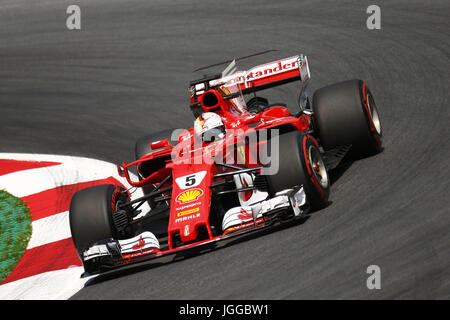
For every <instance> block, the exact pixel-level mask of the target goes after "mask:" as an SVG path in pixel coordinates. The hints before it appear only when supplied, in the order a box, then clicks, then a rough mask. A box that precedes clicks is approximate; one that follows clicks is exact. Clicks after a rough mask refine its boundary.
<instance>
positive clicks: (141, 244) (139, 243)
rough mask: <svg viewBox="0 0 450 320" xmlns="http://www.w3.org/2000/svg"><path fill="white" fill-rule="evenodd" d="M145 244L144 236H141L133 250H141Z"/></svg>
mask: <svg viewBox="0 0 450 320" xmlns="http://www.w3.org/2000/svg"><path fill="white" fill-rule="evenodd" d="M144 245H145V240H144V238H142V236H141V237H140V238H139V242H138V243H136V244H135V245H134V246H133V250H139V249H142V248H143V247H144Z"/></svg>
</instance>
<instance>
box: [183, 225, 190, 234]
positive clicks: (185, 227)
mask: <svg viewBox="0 0 450 320" xmlns="http://www.w3.org/2000/svg"><path fill="white" fill-rule="evenodd" d="M184 235H185V236H186V237H187V236H188V235H189V225H188V224H187V225H185V226H184Z"/></svg>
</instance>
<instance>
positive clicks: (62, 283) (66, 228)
mask: <svg viewBox="0 0 450 320" xmlns="http://www.w3.org/2000/svg"><path fill="white" fill-rule="evenodd" d="M0 159H13V160H30V161H50V162H61V163H62V164H61V165H55V166H50V167H44V168H36V169H28V170H22V171H17V172H13V173H9V174H6V175H3V176H0V189H6V190H7V191H8V192H10V193H11V194H13V195H15V196H16V197H25V196H29V195H32V194H35V193H39V192H42V191H45V190H48V189H53V188H55V187H58V186H63V185H67V184H76V183H81V182H88V181H92V180H100V179H106V178H108V177H114V178H115V179H117V180H118V181H120V182H121V183H122V184H123V185H124V186H125V187H127V188H129V187H130V185H129V184H128V182H127V181H126V180H125V179H124V178H122V177H120V176H119V174H118V173H117V169H116V166H115V165H114V164H111V163H108V162H105V161H101V160H96V159H89V158H83V157H72V156H59V155H40V154H18V153H0ZM130 175H131V178H132V179H133V180H137V177H136V176H135V175H133V174H132V173H130ZM142 195H143V194H142V190H141V189H140V188H139V189H137V190H136V191H135V192H134V193H132V195H131V197H132V199H136V198H137V197H140V196H142ZM141 209H142V211H143V214H144V213H146V212H148V210H150V207H149V206H148V204H147V203H145V204H144V205H143V206H142V207H141ZM68 217H69V215H68V212H67V211H66V212H61V213H57V214H54V215H52V216H49V217H46V218H42V219H39V220H36V221H34V222H33V223H32V227H33V232H32V236H31V239H30V241H29V243H28V247H27V249H31V248H35V247H37V246H41V245H44V244H48V243H52V242H55V241H59V240H63V239H67V238H70V237H71V233H70V225H69V218H68ZM83 271H84V270H83V267H69V268H67V269H63V270H57V271H51V272H46V273H42V274H38V275H35V276H31V277H28V278H24V279H20V280H17V281H14V282H10V283H6V284H4V285H1V286H0V299H1V300H5V299H13V300H17V299H39V300H47V299H68V298H70V297H71V296H72V295H73V294H74V293H76V292H77V291H79V290H80V289H81V288H83V286H84V284H85V283H86V281H87V280H89V278H83V279H81V278H80V275H81V274H82V273H83Z"/></svg>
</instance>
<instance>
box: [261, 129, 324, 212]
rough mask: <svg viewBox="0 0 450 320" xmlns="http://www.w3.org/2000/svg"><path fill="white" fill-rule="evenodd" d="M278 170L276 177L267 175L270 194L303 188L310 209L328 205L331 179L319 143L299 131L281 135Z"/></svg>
mask: <svg viewBox="0 0 450 320" xmlns="http://www.w3.org/2000/svg"><path fill="white" fill-rule="evenodd" d="M279 144H280V149H279V167H278V172H277V173H276V174H275V175H270V176H267V180H268V184H269V192H270V193H271V195H272V196H273V195H274V194H275V193H276V192H279V191H282V190H285V189H289V188H292V187H294V186H301V185H303V189H304V191H305V194H306V198H307V200H308V202H309V204H310V205H311V209H313V210H318V209H321V208H323V207H325V206H326V205H327V204H328V197H329V195H330V179H329V177H328V173H327V170H326V167H325V164H324V162H323V159H322V156H321V153H320V150H319V144H318V143H317V141H316V140H315V139H314V138H313V137H311V136H309V135H307V134H304V133H303V132H300V131H294V132H289V133H286V134H283V135H281V136H279Z"/></svg>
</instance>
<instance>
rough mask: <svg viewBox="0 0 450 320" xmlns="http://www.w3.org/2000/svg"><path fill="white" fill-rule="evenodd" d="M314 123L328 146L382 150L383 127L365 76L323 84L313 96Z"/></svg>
mask: <svg viewBox="0 0 450 320" xmlns="http://www.w3.org/2000/svg"><path fill="white" fill-rule="evenodd" d="M313 112H314V124H315V126H316V129H317V130H316V131H317V134H318V137H319V139H320V142H321V145H322V146H323V147H324V149H325V150H330V149H333V148H335V147H338V146H341V145H348V144H352V149H353V152H354V153H355V155H359V156H366V155H371V154H375V153H378V152H380V151H381V144H382V141H381V139H382V129H381V121H380V117H379V114H378V111H377V108H376V105H375V100H374V98H373V95H372V93H371V92H370V90H369V88H368V87H367V85H366V84H365V83H364V82H363V81H361V80H349V81H344V82H340V83H336V84H332V85H330V86H327V87H324V88H321V89H319V90H317V91H316V92H315V93H314V96H313Z"/></svg>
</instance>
